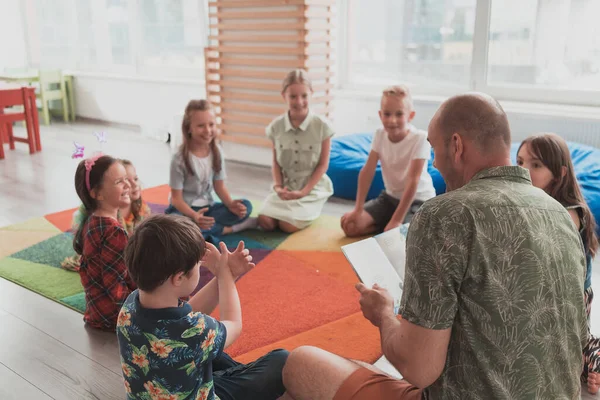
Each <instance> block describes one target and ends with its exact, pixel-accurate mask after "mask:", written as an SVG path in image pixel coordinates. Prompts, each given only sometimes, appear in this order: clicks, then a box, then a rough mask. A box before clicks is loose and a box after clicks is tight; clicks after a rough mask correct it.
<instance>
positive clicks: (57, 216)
mask: <svg viewBox="0 0 600 400" xmlns="http://www.w3.org/2000/svg"><path fill="white" fill-rule="evenodd" d="M76 210H77V208H71V209H70V210H65V211H61V212H57V213H54V214H48V215H46V216H44V218H46V219H47V220H48V221H49V222H50V223H51V224H53V225H54V226H56V227H57V228H58V229H60V230H61V231H63V232H66V231H68V230H70V229H71V224H72V223H73V213H74V212H75V211H76Z"/></svg>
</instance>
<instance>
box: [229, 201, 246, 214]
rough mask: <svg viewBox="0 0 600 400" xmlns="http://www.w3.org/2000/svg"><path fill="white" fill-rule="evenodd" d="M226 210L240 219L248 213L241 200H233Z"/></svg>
mask: <svg viewBox="0 0 600 400" xmlns="http://www.w3.org/2000/svg"><path fill="white" fill-rule="evenodd" d="M227 208H228V209H229V211H231V212H232V213H234V214H235V215H237V216H238V217H240V218H244V217H245V216H246V213H247V212H248V210H247V209H246V206H245V205H244V202H243V201H242V200H233V201H232V202H231V204H230V205H229V206H228V207H227Z"/></svg>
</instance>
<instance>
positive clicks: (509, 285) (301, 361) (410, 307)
mask: <svg viewBox="0 0 600 400" xmlns="http://www.w3.org/2000/svg"><path fill="white" fill-rule="evenodd" d="M428 139H429V141H430V143H431V146H432V147H433V150H434V154H435V161H434V165H435V166H436V168H437V169H438V170H439V171H440V173H441V174H442V176H443V177H444V180H445V181H446V184H447V188H448V193H446V194H444V195H441V196H438V197H436V198H433V199H431V200H429V201H428V202H426V203H425V204H424V205H423V206H422V207H421V209H420V210H419V212H418V213H417V214H416V215H415V217H414V219H413V220H412V223H411V225H410V228H409V231H408V237H407V245H406V250H407V256H406V257H407V260H406V275H405V277H404V292H403V297H402V305H401V310H400V314H401V315H402V320H401V321H399V320H398V319H397V318H396V317H395V316H394V314H393V302H392V299H391V297H390V296H389V294H388V293H387V291H386V290H385V289H382V288H379V287H377V286H375V287H374V288H373V289H369V288H366V287H365V286H364V285H362V284H358V285H357V289H358V290H359V291H360V292H361V300H360V302H361V307H362V310H363V314H364V315H365V317H366V318H367V319H369V320H370V321H371V322H372V323H373V324H374V325H375V326H377V327H378V328H379V329H380V333H381V345H382V349H383V353H384V355H385V356H386V358H387V359H388V360H389V361H390V362H391V363H392V364H393V365H394V366H395V367H396V368H397V369H398V371H400V373H401V374H402V375H403V377H404V380H396V379H393V378H391V377H389V376H387V375H385V374H384V373H383V372H381V371H378V370H376V369H375V368H374V367H371V366H366V365H363V364H359V363H355V362H352V361H348V360H345V359H342V358H340V357H337V356H335V355H333V354H330V353H327V352H325V351H323V350H320V349H316V348H311V347H301V348H299V349H297V350H295V351H294V352H292V354H291V355H290V356H289V358H288V361H287V364H286V367H285V369H284V384H285V386H286V389H287V394H286V396H284V398H286V397H287V398H292V399H298V400H301V399H311V400H319V399H332V398H333V399H335V400H338V399H339V400H341V399H353V400H363V399H364V400H367V399H375V398H377V399H420V398H427V399H467V398H469V399H538V398H539V399H575V398H579V397H580V391H581V385H580V381H579V377H580V374H581V371H582V367H583V357H582V349H583V346H584V345H585V343H586V342H587V335H588V333H587V325H586V324H587V322H586V316H585V309H584V301H583V282H584V276H585V258H584V254H583V247H582V244H581V240H580V237H579V234H578V233H577V231H576V228H575V226H574V224H573V223H572V220H571V218H570V217H569V214H568V212H567V211H566V210H565V208H564V207H562V206H561V205H560V204H559V203H557V202H556V201H555V200H553V199H552V198H551V197H550V196H548V195H547V194H546V193H544V192H543V191H542V190H540V189H537V188H535V187H533V186H532V185H531V180H530V177H529V173H528V171H527V170H525V169H522V168H520V167H517V166H510V164H511V163H510V144H511V138H510V128H509V124H508V120H507V117H506V114H505V113H504V110H502V107H501V106H500V104H498V102H496V101H495V100H494V99H492V98H491V97H489V96H487V95H484V94H479V93H471V94H465V95H460V96H455V97H453V98H451V99H449V100H447V101H446V102H444V104H442V106H441V107H440V109H439V110H438V111H437V113H436V114H435V116H434V117H433V119H432V121H431V123H430V125H429V132H428Z"/></svg>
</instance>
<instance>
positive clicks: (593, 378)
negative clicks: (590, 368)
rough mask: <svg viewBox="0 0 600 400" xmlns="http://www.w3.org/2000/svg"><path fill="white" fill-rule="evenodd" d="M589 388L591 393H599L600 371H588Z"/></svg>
mask: <svg viewBox="0 0 600 400" xmlns="http://www.w3.org/2000/svg"><path fill="white" fill-rule="evenodd" d="M587 388H588V392H589V393H591V394H596V393H598V389H600V373H598V372H589V373H588V379H587Z"/></svg>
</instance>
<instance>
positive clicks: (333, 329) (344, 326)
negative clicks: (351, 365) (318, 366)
mask: <svg viewBox="0 0 600 400" xmlns="http://www.w3.org/2000/svg"><path fill="white" fill-rule="evenodd" d="M305 345H310V346H316V347H319V348H321V349H324V350H327V351H329V352H331V353H334V354H337V355H339V356H341V357H345V358H348V359H352V360H359V361H364V362H367V363H374V362H375V361H377V359H378V358H379V357H381V344H380V342H379V330H378V329H377V328H375V327H374V326H373V325H372V324H371V323H370V322H369V321H368V320H366V319H365V317H363V315H362V312H358V313H355V314H352V315H350V316H348V317H345V318H342V319H339V320H337V321H334V322H330V323H329V324H326V325H323V326H319V327H317V328H315V329H311V330H309V331H306V332H303V333H300V334H298V335H296V336H292V337H290V338H287V339H283V340H280V341H278V342H275V343H272V344H269V345H267V346H263V347H260V348H258V349H255V350H252V351H250V352H248V353H246V354H242V355H240V356H238V357H236V360H237V361H239V362H241V363H249V362H251V361H254V360H256V359H257V358H259V357H261V356H263V355H265V354H266V353H268V352H269V351H271V350H275V349H286V350H289V351H291V350H294V349H295V348H297V347H300V346H305ZM227 351H229V349H228V350H227Z"/></svg>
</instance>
